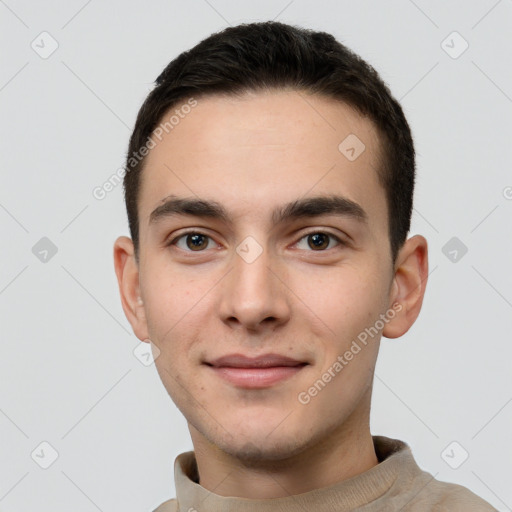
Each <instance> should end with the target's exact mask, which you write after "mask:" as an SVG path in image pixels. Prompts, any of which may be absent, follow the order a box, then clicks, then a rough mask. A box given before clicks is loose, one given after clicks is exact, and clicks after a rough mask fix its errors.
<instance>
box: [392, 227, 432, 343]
mask: <svg viewBox="0 0 512 512" xmlns="http://www.w3.org/2000/svg"><path fill="white" fill-rule="evenodd" d="M427 277H428V246H427V240H426V239H425V238H424V237H423V236H421V235H415V236H413V237H412V238H409V239H408V240H407V241H406V242H405V243H404V245H403V246H402V248H401V250H400V252H399V253H398V256H397V260H396V263H395V276H394V278H393V281H392V283H391V288H390V297H389V307H390V308H391V307H393V309H394V310H395V311H396V315H395V316H394V317H393V318H392V319H391V320H390V321H389V322H388V323H387V324H386V326H385V327H384V329H383V331H382V335H383V336H385V337H386V338H399V337H400V336H402V335H404V334H405V333H406V332H407V331H408V330H409V329H410V328H411V326H412V324H413V323H414V322H415V321H416V318H417V317H418V315H419V313H420V310H421V305H422V303H423V296H424V295H425V289H426V286H427Z"/></svg>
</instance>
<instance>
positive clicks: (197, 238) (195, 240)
mask: <svg viewBox="0 0 512 512" xmlns="http://www.w3.org/2000/svg"><path fill="white" fill-rule="evenodd" d="M186 240H187V247H188V248H189V249H192V250H193V251H200V250H201V249H203V248H204V247H207V246H208V241H207V237H206V236H204V235H201V234H189V235H187V237H186Z"/></svg>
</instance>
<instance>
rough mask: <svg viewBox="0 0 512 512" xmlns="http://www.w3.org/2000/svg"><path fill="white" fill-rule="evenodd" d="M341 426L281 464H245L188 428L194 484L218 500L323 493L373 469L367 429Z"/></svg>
mask: <svg viewBox="0 0 512 512" xmlns="http://www.w3.org/2000/svg"><path fill="white" fill-rule="evenodd" d="M354 427H355V425H353V424H352V425H347V424H344V425H343V426H342V427H341V428H339V429H338V430H337V431H334V432H333V433H331V434H330V435H329V436H326V437H325V438H324V439H322V441H320V442H318V443H316V444H314V445H312V446H310V447H308V448H306V449H305V450H304V451H302V452H301V453H299V454H298V455H295V456H293V457H290V458H287V459H286V460H280V461H275V460H274V461H267V462H261V461H259V462H258V463H257V464H256V463H255V464H252V463H251V464H248V463H247V462H246V461H240V459H237V458H236V457H233V456H232V455H230V454H227V453H226V452H224V451H222V450H220V449H219V448H217V447H216V446H215V445H212V444H211V443H210V442H209V441H207V440H206V439H205V438H204V437H203V436H202V435H201V434H200V433H199V432H198V431H197V430H196V429H194V427H192V426H191V425H189V428H190V432H191V436H192V441H193V444H194V452H195V456H196V462H197V468H198V473H199V479H200V484H201V486H202V487H204V488H205V489H207V490H209V491H211V492H213V493H215V494H217V495H220V496H232V497H240V498H249V499H271V498H281V497H286V496H290V495H294V494H301V493H304V492H308V491H311V490H313V489H319V488H322V487H327V486H330V485H333V484H336V483H338V482H341V481H343V480H347V479H348V478H352V477H354V476H356V475H359V474H360V473H363V472H364V471H367V470H369V469H371V468H372V467H374V466H376V465H377V464H378V462H379V461H378V459H377V456H376V454H375V449H374V445H373V439H372V436H371V433H370V428H369V425H368V424H367V423H365V424H364V425H363V426H361V425H360V424H359V425H357V427H356V428H354Z"/></svg>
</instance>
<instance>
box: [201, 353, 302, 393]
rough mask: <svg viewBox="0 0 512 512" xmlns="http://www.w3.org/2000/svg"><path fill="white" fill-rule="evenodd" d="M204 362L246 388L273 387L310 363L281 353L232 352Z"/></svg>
mask: <svg viewBox="0 0 512 512" xmlns="http://www.w3.org/2000/svg"><path fill="white" fill-rule="evenodd" d="M204 364H205V365H206V366H208V367H209V368H210V369H211V371H212V372H214V374H215V375H217V376H218V377H220V378H221V379H223V380H225V381H227V382H229V383H230V384H232V385H234V386H236V387H239V388H245V389H262V388H268V387H271V386H273V385H275V384H277V383H279V382H282V381H284V380H287V379H289V378H291V377H293V376H294V375H296V374H297V373H299V372H300V371H301V370H302V369H303V368H304V367H305V366H307V365H309V363H308V362H306V361H299V360H297V359H292V358H290V357H286V356H281V355H279V354H264V355H262V356H258V357H247V356H245V355H243V354H230V355H227V356H223V357H220V358H218V359H215V360H213V361H209V362H205V363H204Z"/></svg>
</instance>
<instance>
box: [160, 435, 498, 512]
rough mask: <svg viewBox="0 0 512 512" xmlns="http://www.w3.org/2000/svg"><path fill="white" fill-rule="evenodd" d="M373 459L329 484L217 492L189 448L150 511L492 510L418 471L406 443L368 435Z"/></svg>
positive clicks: (468, 494)
mask: <svg viewBox="0 0 512 512" xmlns="http://www.w3.org/2000/svg"><path fill="white" fill-rule="evenodd" d="M373 443H374V446H375V453H376V455H377V458H378V460H379V464H377V465H376V466H374V467H373V468H371V469H369V470H367V471H365V472H364V473H361V474H359V475H357V476H355V477H352V478H349V479H348V480H344V481H342V482H339V483H337V484H334V485H330V486H328V487H323V488H321V489H315V490H313V491H309V492H306V493H302V494H296V495H294V496H287V497H285V498H276V499H261V500H259V499H245V498H230V497H225V496H219V495H217V494H214V493H211V492H210V491H208V490H206V489H205V488H204V487H202V486H201V485H200V484H198V483H196V482H197V474H198V473H197V465H196V460H195V456H194V452H185V453H182V454H181V455H178V457H176V460H175V462H174V481H175V485H176V496H177V497H176V498H175V499H172V500H169V501H166V502H165V503H162V504H161V505H160V506H159V507H158V508H157V509H156V510H154V511H153V512H178V511H179V512H221V511H222V512H271V511H272V512H309V511H314V512H346V511H349V510H360V511H364V512H377V511H379V512H392V511H396V512H398V511H400V512H409V511H415V512H427V511H429V512H434V511H436V512H440V511H450V512H473V511H479V512H484V511H489V512H490V511H496V509H495V508H494V507H492V506H491V505H490V504H489V503H487V502H486V501H484V500H483V499H481V498H479V497H478V496H477V495H476V494H474V493H472V492H471V491H470V490H469V489H466V488H465V487H463V486H461V485H457V484H452V483H447V482H441V481H438V480H435V479H434V477H433V476H432V475H431V474H429V473H427V472H425V471H423V470H421V469H420V467H419V466H418V465H417V464H416V461H415V460H414V458H413V455H412V452H411V449H410V447H409V445H407V444H406V443H404V442H403V441H400V440H397V439H390V438H388V437H384V436H373Z"/></svg>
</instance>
